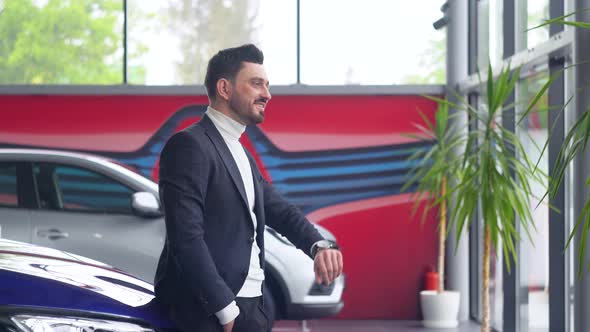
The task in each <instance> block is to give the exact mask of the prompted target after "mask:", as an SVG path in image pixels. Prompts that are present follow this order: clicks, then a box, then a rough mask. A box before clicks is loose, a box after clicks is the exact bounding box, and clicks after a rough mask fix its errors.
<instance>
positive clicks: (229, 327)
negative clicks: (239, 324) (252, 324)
mask: <svg viewBox="0 0 590 332" xmlns="http://www.w3.org/2000/svg"><path fill="white" fill-rule="evenodd" d="M235 321H236V320H235V319H234V320H232V321H231V322H229V323H227V324H225V325H223V332H231V330H233V328H234V322H235Z"/></svg>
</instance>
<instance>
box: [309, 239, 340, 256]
mask: <svg viewBox="0 0 590 332" xmlns="http://www.w3.org/2000/svg"><path fill="white" fill-rule="evenodd" d="M321 249H337V250H340V247H338V244H336V242H334V241H330V240H320V241H318V242H316V243H314V244H313V245H312V246H311V257H313V258H315V255H316V254H317V253H318V251H320V250H321Z"/></svg>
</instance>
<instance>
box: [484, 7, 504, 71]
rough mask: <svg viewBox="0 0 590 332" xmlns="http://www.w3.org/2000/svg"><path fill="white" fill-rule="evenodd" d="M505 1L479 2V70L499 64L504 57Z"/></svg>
mask: <svg viewBox="0 0 590 332" xmlns="http://www.w3.org/2000/svg"><path fill="white" fill-rule="evenodd" d="M502 10H503V0H481V1H477V23H478V24H477V31H478V34H477V68H478V69H479V70H480V71H481V70H484V71H485V70H486V68H487V66H488V64H489V63H491V64H492V66H495V65H497V64H499V63H500V62H501V61H502V57H503V49H504V44H503V17H502Z"/></svg>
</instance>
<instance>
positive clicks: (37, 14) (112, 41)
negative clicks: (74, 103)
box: [0, 0, 124, 84]
mask: <svg viewBox="0 0 590 332" xmlns="http://www.w3.org/2000/svg"><path fill="white" fill-rule="evenodd" d="M2 4H3V8H2V10H1V11H0V36H2V42H0V84H117V83H121V82H122V81H123V71H122V68H123V43H122V41H123V33H122V32H123V20H124V11H123V1H122V0H102V1H57V0H53V1H41V0H4V1H2Z"/></svg>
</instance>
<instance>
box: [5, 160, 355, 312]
mask: <svg viewBox="0 0 590 332" xmlns="http://www.w3.org/2000/svg"><path fill="white" fill-rule="evenodd" d="M0 227H1V228H0V235H1V237H3V238H7V239H11V240H17V241H22V242H29V243H33V244H37V245H41V246H45V247H50V248H55V249H59V250H63V251H68V252H72V253H75V254H78V255H82V256H86V257H90V258H93V259H96V260H99V261H102V262H105V263H108V264H110V265H112V266H114V267H117V268H120V269H122V270H124V271H127V272H129V273H131V274H132V275H135V276H137V277H139V278H141V279H144V280H146V281H149V282H152V280H153V277H154V274H155V269H156V266H157V261H158V258H159V256H160V252H161V250H162V246H163V244H164V237H165V231H166V230H165V224H164V221H163V217H162V213H161V210H160V203H159V200H158V185H157V184H156V183H154V182H153V181H151V180H149V179H147V178H145V177H143V176H141V175H139V174H137V173H135V172H133V171H132V170H130V169H127V168H126V167H124V166H122V165H120V164H117V163H116V162H113V161H110V160H107V159H105V158H102V157H98V156H92V155H87V154H79V153H71V152H64V151H56V150H33V149H0ZM316 227H317V228H318V230H319V231H320V233H322V235H323V236H324V237H326V238H328V239H332V240H335V239H334V236H333V235H332V234H331V233H329V232H328V231H327V230H326V229H324V228H321V227H319V226H317V225H316ZM265 250H266V261H267V264H266V266H267V271H266V277H267V282H266V285H267V289H266V291H265V294H267V295H268V297H267V298H265V304H266V303H269V307H268V308H267V309H269V310H270V312H271V316H273V317H274V318H276V319H310V318H320V317H325V316H330V315H334V314H337V313H338V312H339V311H340V310H341V309H342V307H343V303H342V292H343V290H344V277H340V278H338V279H337V280H336V281H335V282H334V283H332V285H330V286H322V285H318V284H316V283H315V281H314V274H313V261H312V260H311V259H310V258H309V257H308V256H307V255H305V254H304V253H303V252H301V251H300V250H298V249H296V248H295V247H294V246H293V245H292V244H291V243H290V242H289V241H288V240H287V239H285V238H283V237H282V236H281V235H279V234H278V233H276V232H275V231H274V230H273V229H271V228H267V230H266V232H265ZM265 296H266V295H265Z"/></svg>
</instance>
